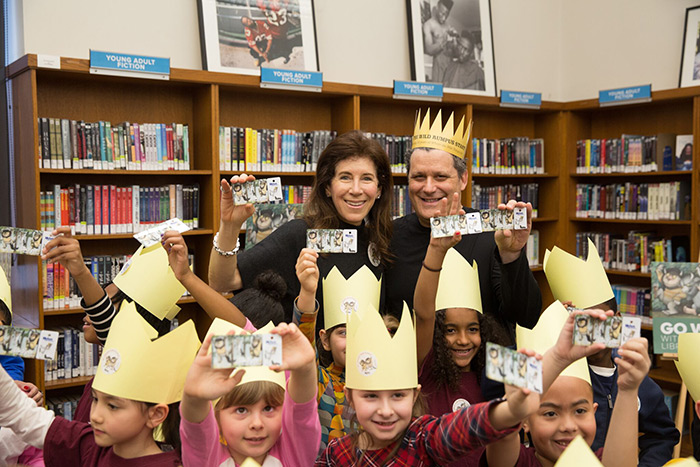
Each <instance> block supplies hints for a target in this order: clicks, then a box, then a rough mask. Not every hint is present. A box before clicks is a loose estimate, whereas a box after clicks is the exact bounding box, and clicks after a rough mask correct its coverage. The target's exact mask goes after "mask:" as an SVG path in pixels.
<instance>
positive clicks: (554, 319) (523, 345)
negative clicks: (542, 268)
mask: <svg viewBox="0 0 700 467" xmlns="http://www.w3.org/2000/svg"><path fill="white" fill-rule="evenodd" d="M568 316H569V312H568V311H566V308H564V305H562V304H561V302H560V301H559V300H557V301H555V302H554V303H552V304H551V305H549V306H548V307H547V309H546V310H544V312H543V313H542V315H541V316H540V319H539V321H537V325H536V326H535V327H534V328H533V329H526V328H524V327H521V326H519V325H518V326H516V327H515V336H516V337H515V339H516V341H517V342H518V349H530V350H534V351H535V352H537V353H539V354H544V353H545V352H546V351H547V350H549V349H550V348H551V347H553V346H554V344H556V342H557V340H558V339H559V334H560V333H561V329H562V328H563V327H564V323H565V322H566V319H567V318H568ZM561 375H562V376H574V377H576V378H581V379H582V380H584V381H586V382H587V383H588V384H591V375H590V374H589V373H588V363H587V361H586V359H585V358H580V359H578V360H576V361H575V362H573V363H572V364H571V365H569V366H567V367H566V368H565V369H564V371H562V372H561Z"/></svg>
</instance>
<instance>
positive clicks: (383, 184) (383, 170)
mask: <svg viewBox="0 0 700 467" xmlns="http://www.w3.org/2000/svg"><path fill="white" fill-rule="evenodd" d="M358 157H366V158H368V159H369V160H371V161H372V163H373V164H374V168H375V170H376V171H377V180H378V182H379V188H380V189H381V192H380V193H381V196H380V197H379V199H376V200H374V205H373V206H372V209H370V211H369V214H368V215H367V223H366V227H367V231H368V232H369V240H370V241H371V242H374V244H375V245H376V246H377V248H378V249H379V253H380V254H381V257H382V261H383V262H386V261H389V258H390V253H389V242H390V241H391V232H392V222H391V197H392V192H393V179H392V175H391V167H390V165H389V157H388V156H387V154H386V152H385V151H384V149H383V148H382V147H381V145H380V144H379V143H378V142H377V141H375V140H373V139H371V138H368V137H366V136H365V135H364V134H363V133H362V132H361V131H358V130H354V131H349V132H347V133H344V134H342V135H340V136H339V137H337V138H336V139H334V140H333V141H331V143H330V144H329V145H328V146H326V149H324V150H323V152H322V153H321V156H320V157H319V158H318V164H317V165H316V177H315V178H314V184H313V187H312V189H311V195H310V196H309V200H308V201H307V203H306V206H304V219H305V220H306V222H307V224H309V227H310V228H312V229H337V228H339V226H340V218H339V217H338V211H337V210H336V208H335V205H334V204H333V199H332V198H330V197H328V196H327V195H326V190H327V189H330V185H331V181H332V180H333V177H334V176H335V170H336V167H337V165H338V163H340V162H341V161H343V160H345V159H351V158H358Z"/></svg>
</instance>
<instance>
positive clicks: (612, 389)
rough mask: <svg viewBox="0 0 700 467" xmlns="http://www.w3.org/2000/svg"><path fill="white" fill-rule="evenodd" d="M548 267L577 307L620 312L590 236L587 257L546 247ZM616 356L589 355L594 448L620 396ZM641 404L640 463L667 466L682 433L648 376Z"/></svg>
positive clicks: (562, 295) (564, 297)
mask: <svg viewBox="0 0 700 467" xmlns="http://www.w3.org/2000/svg"><path fill="white" fill-rule="evenodd" d="M543 269H544V273H545V275H546V276H547V281H548V282H549V285H550V287H551V289H552V294H553V295H554V298H555V299H557V300H560V301H561V302H563V303H564V302H570V303H571V304H572V305H573V306H575V307H577V308H582V309H585V308H600V309H603V310H612V311H613V312H615V313H616V314H617V300H616V299H615V294H614V292H613V290H612V287H611V286H610V282H609V281H608V276H607V274H606V273H605V268H604V267H603V263H602V262H601V260H600V256H599V254H598V250H597V249H596V247H595V244H594V243H593V242H592V241H591V240H590V239H589V240H588V257H587V259H586V260H585V261H584V260H583V259H581V258H577V257H576V256H573V255H571V254H569V253H567V252H566V251H564V250H562V249H560V248H558V247H556V246H555V247H554V248H553V249H552V251H549V250H547V251H545V256H544V261H543ZM616 356H617V355H616V354H615V352H614V351H613V349H610V348H606V349H602V350H601V351H599V352H597V353H595V354H593V355H590V356H589V357H588V369H589V373H590V378H591V383H592V385H593V399H594V401H595V402H596V403H597V404H598V410H596V412H595V420H596V426H597V430H596V435H595V440H594V441H593V444H592V447H593V449H594V450H596V449H599V448H600V447H602V446H603V443H604V442H605V437H606V434H607V433H608V431H609V425H610V423H611V416H612V409H613V407H614V406H615V401H616V399H617V395H618V388H617V384H616V383H617V379H618V377H619V372H618V368H617V367H616V365H615V362H614V358H615V357H616ZM638 403H639V407H638V410H637V413H638V415H637V418H638V423H639V431H640V433H642V435H641V436H640V437H639V440H638V445H639V465H640V466H643V467H652V466H658V465H662V464H663V463H665V462H667V461H668V460H669V459H670V458H671V456H672V455H673V447H674V446H675V445H676V443H677V442H678V440H679V438H680V433H679V432H678V430H677V429H676V426H675V424H674V422H673V419H671V415H670V413H669V411H668V408H667V406H666V404H665V403H664V395H663V392H662V391H661V388H660V387H659V385H658V384H656V383H655V382H654V381H653V380H652V379H651V378H649V377H648V376H645V377H644V379H643V380H642V383H641V384H640V386H639V402H638Z"/></svg>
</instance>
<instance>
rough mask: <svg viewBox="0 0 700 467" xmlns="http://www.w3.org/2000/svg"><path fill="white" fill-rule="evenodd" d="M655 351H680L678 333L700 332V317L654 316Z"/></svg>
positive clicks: (657, 352)
mask: <svg viewBox="0 0 700 467" xmlns="http://www.w3.org/2000/svg"><path fill="white" fill-rule="evenodd" d="M653 323H654V324H653V326H654V331H653V332H654V353H655V354H662V353H673V354H675V353H678V335H679V334H686V333H695V334H697V333H700V318H697V317H694V318H691V317H682V318H675V317H671V316H669V317H665V316H664V317H654V319H653Z"/></svg>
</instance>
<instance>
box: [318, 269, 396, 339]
mask: <svg viewBox="0 0 700 467" xmlns="http://www.w3.org/2000/svg"><path fill="white" fill-rule="evenodd" d="M381 290H382V280H381V278H380V279H377V276H375V275H374V273H373V272H372V270H371V269H370V268H368V267H367V266H366V265H363V266H362V267H361V268H360V269H358V270H357V271H355V273H354V274H353V275H352V276H350V278H348V279H346V278H345V277H344V276H343V274H342V273H341V272H340V270H339V269H338V268H337V267H335V266H333V269H331V272H329V273H328V275H327V276H326V277H325V278H324V279H323V321H324V323H323V326H324V329H326V330H328V329H331V328H332V327H335V326H338V325H339V324H346V323H347V319H348V315H349V314H350V313H353V312H357V311H358V310H363V309H365V308H366V307H367V306H369V305H371V306H373V307H374V308H375V309H378V308H379V297H380V295H381Z"/></svg>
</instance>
